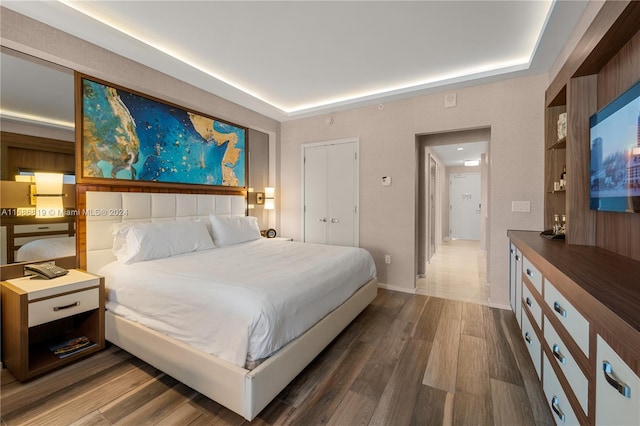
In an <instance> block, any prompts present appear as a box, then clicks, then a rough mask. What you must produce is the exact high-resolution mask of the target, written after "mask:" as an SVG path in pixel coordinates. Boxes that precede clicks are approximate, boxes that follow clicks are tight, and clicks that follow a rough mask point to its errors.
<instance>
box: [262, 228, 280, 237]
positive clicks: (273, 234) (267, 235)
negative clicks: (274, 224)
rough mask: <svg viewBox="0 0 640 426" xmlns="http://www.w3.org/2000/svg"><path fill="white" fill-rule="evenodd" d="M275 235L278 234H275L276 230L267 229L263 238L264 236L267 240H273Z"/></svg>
mask: <svg viewBox="0 0 640 426" xmlns="http://www.w3.org/2000/svg"><path fill="white" fill-rule="evenodd" d="M277 234H278V233H277V232H276V230H275V229H273V228H269V229H267V231H266V232H265V236H266V237H267V238H275V237H276V235H277Z"/></svg>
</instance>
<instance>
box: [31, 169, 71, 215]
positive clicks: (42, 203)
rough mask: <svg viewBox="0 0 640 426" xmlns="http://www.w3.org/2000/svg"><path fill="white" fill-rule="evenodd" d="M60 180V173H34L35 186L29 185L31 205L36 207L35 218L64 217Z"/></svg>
mask: <svg viewBox="0 0 640 426" xmlns="http://www.w3.org/2000/svg"><path fill="white" fill-rule="evenodd" d="M62 178H63V177H62V173H40V172H36V173H35V181H36V184H35V185H31V204H35V205H36V218H47V217H62V216H64V207H63V205H62V197H64V193H63V191H62ZM34 199H35V202H34Z"/></svg>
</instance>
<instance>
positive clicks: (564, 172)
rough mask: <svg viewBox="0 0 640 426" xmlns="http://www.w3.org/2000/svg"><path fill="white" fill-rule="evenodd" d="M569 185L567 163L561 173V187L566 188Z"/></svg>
mask: <svg viewBox="0 0 640 426" xmlns="http://www.w3.org/2000/svg"><path fill="white" fill-rule="evenodd" d="M566 186H567V165H566V164H565V165H563V166H562V173H561V174H560V189H565V188H566Z"/></svg>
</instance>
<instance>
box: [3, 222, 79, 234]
mask: <svg viewBox="0 0 640 426" xmlns="http://www.w3.org/2000/svg"><path fill="white" fill-rule="evenodd" d="M68 229H69V224H68V223H42V224H40V223H35V224H29V225H15V226H14V227H13V232H15V233H16V234H26V233H27V232H50V231H66V230H68Z"/></svg>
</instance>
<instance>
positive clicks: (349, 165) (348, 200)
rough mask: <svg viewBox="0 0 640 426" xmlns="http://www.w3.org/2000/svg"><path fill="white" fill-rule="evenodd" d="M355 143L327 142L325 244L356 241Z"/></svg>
mask: <svg viewBox="0 0 640 426" xmlns="http://www.w3.org/2000/svg"><path fill="white" fill-rule="evenodd" d="M355 145H356V144H355V143H344V144H338V145H330V146H329V147H328V148H329V153H328V160H329V161H328V173H327V182H328V188H329V191H328V217H327V220H328V222H327V244H333V245H337V246H352V247H355V246H357V245H358V241H357V240H356V235H355V231H356V211H355V209H356V198H355V197H356V187H355V184H356V151H355V149H356V146H355Z"/></svg>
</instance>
